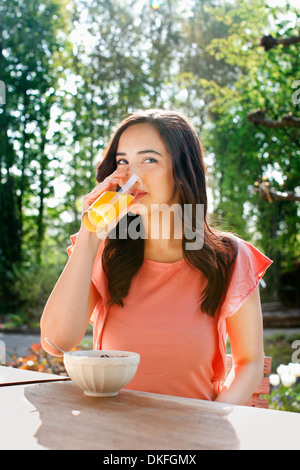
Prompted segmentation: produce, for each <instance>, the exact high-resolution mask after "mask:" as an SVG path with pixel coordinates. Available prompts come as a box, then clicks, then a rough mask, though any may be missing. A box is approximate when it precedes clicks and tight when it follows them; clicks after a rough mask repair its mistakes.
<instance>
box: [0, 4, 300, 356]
mask: <svg viewBox="0 0 300 470" xmlns="http://www.w3.org/2000/svg"><path fill="white" fill-rule="evenodd" d="M296 3H297V2H296V1H292V0H290V1H286V0H269V1H263V0H185V1H180V0H161V1H159V0H156V1H150V0H135V1H133V0H2V2H1V4H0V85H1V84H2V86H1V88H0V214H1V224H0V324H1V325H2V327H3V328H9V327H11V326H24V325H27V326H33V327H34V326H35V327H36V326H38V324H39V319H40V316H41V314H42V310H43V307H44V305H45V302H46V300H47V298H48V296H49V294H50V292H51V290H52V288H53V286H54V284H55V282H56V280H57V278H58V277H59V275H60V273H61V271H62V269H63V267H64V265H65V263H66V261H67V253H66V248H67V246H68V245H69V244H70V240H69V237H70V234H73V233H75V232H76V231H77V230H78V229H79V226H80V221H81V201H82V197H83V196H84V195H85V194H86V193H88V192H90V191H91V189H92V188H93V187H94V186H95V184H96V181H95V168H96V165H97V163H98V161H99V160H100V158H101V154H102V151H103V150H104V148H105V147H106V145H107V143H108V139H109V136H110V134H111V132H112V131H113V129H114V127H115V126H116V124H117V123H118V121H119V120H120V119H122V118H123V117H125V115H126V114H127V113H128V112H131V111H134V110H136V109H140V108H149V107H159V108H165V109H170V108H171V109H176V110H178V111H181V112H183V113H184V114H185V115H186V116H187V117H188V118H189V119H190V120H191V121H192V123H193V125H194V127H195V129H196V131H197V132H198V134H199V136H200V139H201V141H202V142H203V144H204V146H205V148H206V158H205V162H206V165H207V171H208V186H209V188H210V189H209V201H210V205H209V212H210V214H211V215H210V218H211V223H213V224H214V226H215V227H218V228H221V229H224V230H229V231H230V230H232V231H233V232H235V233H237V234H238V235H239V236H240V237H241V238H243V239H245V240H247V241H249V242H250V243H253V244H254V245H255V246H256V247H257V248H259V249H260V250H261V251H262V252H263V253H265V254H266V255H267V256H268V257H269V258H271V259H272V260H273V265H272V267H271V268H269V269H268V271H267V273H266V275H265V277H264V280H263V282H262V283H261V298H262V302H263V303H269V302H280V303H281V304H282V305H284V306H286V307H289V308H294V309H299V308H300V286H299V279H300V249H299V248H300V232H299V225H300V223H299V222H300V220H299V214H300V212H299V201H300V159H299V156H300V151H299V128H300V116H299V104H300V72H299V71H300V57H299V48H300V37H299V8H297V7H296ZM299 326H300V325H299ZM290 351H291V349H290Z"/></svg>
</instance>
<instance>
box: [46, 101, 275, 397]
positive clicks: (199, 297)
mask: <svg viewBox="0 0 300 470" xmlns="http://www.w3.org/2000/svg"><path fill="white" fill-rule="evenodd" d="M128 171H130V172H134V173H136V174H137V175H138V176H139V177H140V179H141V181H142V183H143V191H144V192H143V193H142V197H141V198H140V199H139V201H138V203H137V204H135V205H134V206H133V207H131V209H130V216H129V217H128V218H127V224H128V227H129V224H130V223H132V222H136V223H137V222H138V223H139V224H140V226H141V227H142V230H141V231H142V232H143V236H140V237H133V238H132V237H128V236H127V237H124V236H120V230H119V231H118V228H119V227H120V225H121V223H119V226H117V228H116V232H115V236H114V237H109V236H108V237H107V238H105V239H103V240H101V239H99V238H98V237H97V235H96V234H95V233H92V232H89V231H88V230H87V229H86V227H85V226H84V225H83V224H82V225H81V227H80V230H79V232H78V234H77V235H74V236H71V240H72V246H71V247H69V249H68V253H69V255H70V259H69V261H68V263H67V265H66V267H65V269H64V271H63V273H62V274H61V276H60V278H59V280H58V282H57V284H56V286H55V287H54V289H53V292H52V293H51V296H50V298H49V300H48V302H47V304H46V306H45V309H44V312H43V316H42V319H41V339H42V345H43V347H44V349H45V350H46V351H48V352H49V353H50V354H54V355H59V352H58V351H57V350H56V349H54V348H52V347H51V346H49V345H48V343H46V342H45V340H44V338H45V337H48V338H49V339H51V341H52V342H53V343H55V344H56V345H57V346H59V347H61V348H62V349H63V350H71V349H72V348H73V347H75V346H77V345H78V343H79V342H80V341H81V339H82V338H83V336H84V334H85V331H86V327H87V325H88V323H89V322H91V323H92V324H93V326H94V349H116V350H127V351H135V352H138V353H139V354H140V355H141V362H140V365H139V367H138V371H137V373H136V376H135V377H134V379H133V380H132V381H131V383H130V384H129V385H128V386H127V388H129V389H134V390H141V391H148V392H153V393H162V394H169V395H176V396H183V397H192V398H200V399H206V400H216V401H221V402H227V403H232V404H245V403H246V401H247V400H248V399H249V398H250V396H251V395H252V393H253V392H254V390H255V389H256V387H257V385H258V384H259V382H260V380H261V377H262V374H263V362H264V351H263V327H262V312H261V304H260V296H259V280H260V278H261V277H262V276H263V275H264V273H265V271H266V269H267V268H268V267H269V265H270V264H271V263H272V261H271V260H270V259H269V258H267V257H266V256H264V255H263V254H262V253H261V252H260V251H258V250H257V249H256V248H255V247H254V246H252V245H251V244H250V243H248V242H246V241H244V240H242V239H241V238H239V237H238V236H236V235H234V234H232V233H224V232H221V231H218V230H216V229H213V228H212V227H210V226H209V225H208V221H207V194H206V171H205V165H204V161H203V148H202V145H201V143H200V141H199V139H198V137H197V135H196V133H195V131H194V130H193V128H192V126H191V125H190V123H189V122H188V121H187V119H186V118H184V117H183V116H182V115H180V114H178V113H175V112H167V111H162V110H148V111H143V112H137V113H134V114H132V115H131V116H129V117H128V118H127V119H125V120H124V121H123V122H121V124H120V125H119V127H118V128H117V130H116V132H115V133H114V135H113V136H112V138H111V141H110V143H109V145H108V147H107V149H106V150H105V153H104V158H103V160H102V162H101V163H100V164H99V166H98V168H97V181H98V183H99V184H98V185H97V186H96V187H95V189H94V190H93V191H92V192H91V193H90V194H88V195H87V196H85V197H84V198H83V211H85V210H86V209H87V208H88V207H89V206H90V205H91V203H92V202H93V201H95V199H97V198H98V197H99V195H101V194H102V193H103V192H104V191H106V190H108V189H109V188H112V187H113V186H115V185H116V184H120V185H122V183H123V182H124V180H125V178H126V174H127V172H128ZM174 204H175V207H182V208H184V207H185V206H186V205H189V207H192V208H193V210H192V212H191V217H190V218H189V220H188V222H187V221H186V220H182V232H181V237H180V238H179V237H178V236H176V237H175V234H174V230H173V229H172V228H171V227H170V226H169V227H166V224H169V225H170V224H171V222H170V221H171V220H172V219H171V218H169V221H166V220H167V219H166V218H163V220H160V224H161V225H162V227H160V228H161V232H160V233H164V232H165V230H166V229H168V230H169V236H168V237H163V236H160V237H157V236H153V235H152V234H153V232H155V230H153V229H155V228H157V227H155V226H154V225H155V224H157V220H158V218H157V217H154V216H153V214H154V213H155V210H154V212H153V211H151V209H152V208H153V207H154V208H157V207H159V206H160V205H164V207H172V206H173V205H174ZM176 205H177V206H176ZM198 205H201V207H203V220H202V226H201V227H202V231H203V236H202V240H203V243H202V245H201V246H200V247H199V248H198V249H195V248H194V246H193V245H191V244H188V242H189V241H190V235H191V234H195V236H196V235H197V234H198V235H199V232H201V230H200V229H199V224H198V222H199V220H197V216H196V209H195V208H196V207H197V206H198ZM181 214H184V211H183V210H182V212H181ZM136 226H137V225H136ZM186 227H187V228H188V227H189V228H190V232H187V231H186V230H185V228H186ZM155 233H157V231H156V232H155ZM200 239H201V237H200ZM227 334H228V335H229V339H230V343H231V349H232V355H233V361H234V367H233V369H232V371H231V373H230V375H229V376H228V377H227V378H226V380H225V364H226V359H225V356H226V336H227ZM224 381H225V382H224Z"/></svg>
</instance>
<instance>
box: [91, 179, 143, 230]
mask: <svg viewBox="0 0 300 470" xmlns="http://www.w3.org/2000/svg"><path fill="white" fill-rule="evenodd" d="M141 194H142V182H141V180H140V178H139V177H138V176H137V175H136V174H134V173H127V180H126V182H125V184H124V185H122V187H121V189H119V191H110V190H109V191H105V192H104V193H102V194H101V195H100V196H99V197H98V198H97V199H96V200H95V201H94V202H93V204H92V205H91V206H90V207H89V208H88V209H87V210H85V211H84V213H83V215H82V221H83V223H84V225H85V226H86V228H87V229H88V230H90V231H91V232H95V233H100V232H103V231H104V232H108V231H109V230H110V229H111V228H112V227H113V226H115V225H116V221H117V220H120V219H121V218H122V217H123V216H124V215H125V214H127V213H128V211H129V208H130V206H131V205H132V204H133V203H134V202H136V201H137V199H138V198H139V196H140V195H141Z"/></svg>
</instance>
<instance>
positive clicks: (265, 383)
mask: <svg viewBox="0 0 300 470" xmlns="http://www.w3.org/2000/svg"><path fill="white" fill-rule="evenodd" d="M271 365H272V358H271V357H265V360H264V375H270V373H271ZM231 368H232V356H231V355H229V354H228V355H226V373H229V372H230V370H231ZM269 393H270V379H269V377H263V378H262V380H261V382H260V384H259V386H258V387H257V389H256V390H255V392H254V393H253V395H252V397H251V398H250V399H249V400H248V401H247V403H246V404H245V406H254V407H256V408H268V405H269V403H268V399H267V398H262V397H261V395H269Z"/></svg>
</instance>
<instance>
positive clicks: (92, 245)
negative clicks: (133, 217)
mask: <svg viewBox="0 0 300 470" xmlns="http://www.w3.org/2000/svg"><path fill="white" fill-rule="evenodd" d="M126 171H127V170H126V169H123V168H121V169H117V170H116V171H114V173H112V174H111V175H110V176H108V177H107V178H106V179H105V180H104V181H103V182H102V183H100V184H98V185H97V186H96V188H94V190H93V191H92V192H91V193H89V194H88V195H87V196H85V197H84V198H83V208H82V210H83V212H84V211H85V210H86V209H87V208H88V207H90V205H91V204H92V203H93V202H94V201H95V200H96V199H97V198H98V197H99V196H100V195H101V194H102V193H103V192H104V191H106V190H108V189H109V188H110V187H111V186H116V185H117V184H119V183H120V182H122V181H124V178H125V174H126ZM100 242H101V240H100V239H99V238H98V237H97V235H96V234H95V233H92V232H89V231H88V230H87V228H86V227H85V226H84V225H83V224H81V228H80V230H79V233H78V235H77V239H76V243H75V246H74V249H73V252H72V255H71V257H70V259H69V261H68V263H67V264H66V266H65V269H64V270H63V272H62V274H61V276H60V278H59V279H58V281H57V283H56V285H55V287H54V289H53V291H52V293H51V295H50V297H49V299H48V301H47V303H46V306H45V308H44V312H43V315H42V318H41V322H40V326H41V344H42V347H43V348H44V349H45V351H47V352H48V353H49V354H53V355H56V356H59V355H62V354H61V353H60V352H59V351H58V350H57V349H54V348H53V347H52V346H50V345H49V344H48V343H47V342H46V341H45V338H48V339H49V340H50V341H51V342H52V343H54V344H55V345H56V346H58V347H60V348H61V349H63V350H64V351H70V350H71V349H73V348H74V347H75V346H77V345H78V344H79V343H80V341H81V340H82V338H83V336H84V334H85V331H86V328H87V325H88V322H89V319H90V317H91V314H92V312H93V310H94V307H95V305H96V302H97V301H98V299H99V293H98V292H97V290H96V288H95V287H94V285H93V284H92V282H91V279H92V272H93V266H94V261H95V257H96V254H97V251H98V248H99V245H100Z"/></svg>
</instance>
